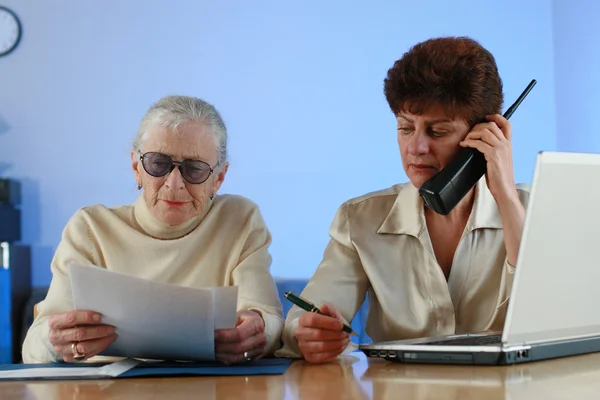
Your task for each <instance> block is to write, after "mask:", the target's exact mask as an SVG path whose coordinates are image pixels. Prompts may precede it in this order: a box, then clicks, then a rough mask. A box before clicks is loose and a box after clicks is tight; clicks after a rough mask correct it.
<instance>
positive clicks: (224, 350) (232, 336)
mask: <svg viewBox="0 0 600 400" xmlns="http://www.w3.org/2000/svg"><path fill="white" fill-rule="evenodd" d="M266 343H267V335H266V334H265V322H264V320H263V318H262V317H261V316H260V314H258V313H257V312H255V311H248V310H245V311H239V312H238V313H237V325H236V327H235V328H231V329H218V330H216V331H215V358H216V359H217V360H218V361H221V362H223V363H225V364H235V363H239V362H242V361H248V360H250V359H254V358H256V357H258V356H260V355H262V353H263V351H264V348H265V345H266Z"/></svg>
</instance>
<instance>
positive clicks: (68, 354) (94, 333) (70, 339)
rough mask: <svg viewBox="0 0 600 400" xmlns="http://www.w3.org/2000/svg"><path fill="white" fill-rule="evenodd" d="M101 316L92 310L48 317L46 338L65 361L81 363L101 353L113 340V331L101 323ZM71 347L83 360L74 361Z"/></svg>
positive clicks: (111, 327) (114, 336) (110, 327)
mask: <svg viewBox="0 0 600 400" xmlns="http://www.w3.org/2000/svg"><path fill="white" fill-rule="evenodd" d="M101 321H102V316H101V315H100V314H98V313H95V312H93V311H82V310H74V311H67V312H63V313H58V314H54V315H51V316H50V318H49V320H48V324H49V326H50V332H49V335H48V337H49V339H50V343H51V344H52V346H53V347H54V350H55V351H56V353H57V354H58V355H59V356H60V357H62V359H63V360H64V361H66V362H74V361H83V360H87V359H88V358H91V357H94V356H95V355H97V354H99V353H101V352H102V351H104V350H105V349H106V348H107V347H108V346H110V345H111V343H112V342H114V341H115V339H116V338H117V335H115V328H114V327H113V326H111V325H104V324H101ZM73 344H75V350H77V352H78V353H79V354H84V355H85V358H83V359H77V360H76V359H75V358H74V351H73V350H74V349H73Z"/></svg>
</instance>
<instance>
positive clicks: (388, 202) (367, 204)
mask: <svg viewBox="0 0 600 400" xmlns="http://www.w3.org/2000/svg"><path fill="white" fill-rule="evenodd" d="M410 187H412V184H411V183H400V184H397V185H394V186H390V187H389V188H386V189H381V190H377V191H374V192H369V193H366V194H363V195H362V196H358V197H354V198H352V199H350V200H347V201H346V202H344V203H343V204H342V206H341V208H346V209H347V210H349V211H353V212H357V211H358V212H360V211H366V210H371V209H372V210H378V211H380V212H381V211H383V210H384V209H385V210H387V211H389V209H390V208H391V207H392V205H393V204H394V202H395V201H396V198H397V197H398V195H399V194H400V193H401V192H402V191H404V190H408V189H409V188H410Z"/></svg>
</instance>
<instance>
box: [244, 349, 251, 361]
mask: <svg viewBox="0 0 600 400" xmlns="http://www.w3.org/2000/svg"><path fill="white" fill-rule="evenodd" d="M243 357H244V361H252V357H250V354H248V352H247V351H245V352H244V355H243Z"/></svg>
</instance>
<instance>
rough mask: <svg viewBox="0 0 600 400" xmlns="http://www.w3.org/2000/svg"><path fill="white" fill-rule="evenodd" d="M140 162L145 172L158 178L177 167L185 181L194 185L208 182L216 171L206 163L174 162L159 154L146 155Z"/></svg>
mask: <svg viewBox="0 0 600 400" xmlns="http://www.w3.org/2000/svg"><path fill="white" fill-rule="evenodd" d="M140 161H141V162H142V165H143V166H144V170H145V171H146V172H147V173H148V174H149V175H151V176H154V177H156V178H159V177H161V176H165V175H168V174H170V173H171V172H172V171H173V169H174V168H175V166H176V165H177V166H179V172H181V176H182V177H183V179H185V180H186V182H189V183H192V184H200V183H204V182H206V180H207V179H208V177H209V176H210V175H211V174H212V173H213V172H214V171H215V170H214V169H213V168H212V167H211V166H210V165H209V164H207V163H205V162H204V161H200V160H183V161H173V159H172V158H171V157H170V156H168V155H166V154H163V153H158V152H149V153H145V154H143V155H141V156H140ZM215 167H216V166H215Z"/></svg>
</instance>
